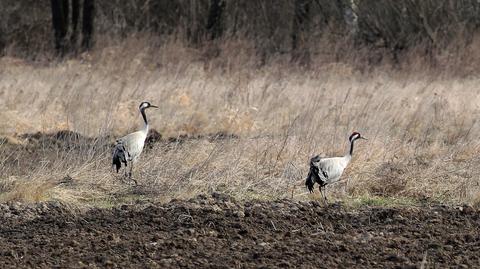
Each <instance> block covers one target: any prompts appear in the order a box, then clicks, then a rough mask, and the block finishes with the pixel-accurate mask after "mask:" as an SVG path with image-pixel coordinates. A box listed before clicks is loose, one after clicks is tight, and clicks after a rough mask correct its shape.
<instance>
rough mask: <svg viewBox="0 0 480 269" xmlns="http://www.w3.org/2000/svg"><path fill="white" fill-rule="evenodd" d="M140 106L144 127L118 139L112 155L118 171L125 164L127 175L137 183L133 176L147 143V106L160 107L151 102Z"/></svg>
mask: <svg viewBox="0 0 480 269" xmlns="http://www.w3.org/2000/svg"><path fill="white" fill-rule="evenodd" d="M138 108H139V110H140V114H141V115H142V117H143V122H144V125H143V128H142V129H141V130H139V131H136V132H133V133H131V134H128V135H126V136H124V137H122V138H119V139H117V141H116V143H115V148H114V150H113V156H112V166H115V168H116V170H117V173H118V171H119V170H120V168H121V167H122V163H123V164H124V165H125V176H128V178H129V179H131V180H133V181H134V182H135V184H138V183H137V181H136V180H135V179H134V178H132V172H133V164H134V163H136V162H137V160H138V157H140V154H141V153H142V151H143V146H144V145H145V139H146V138H147V134H148V128H149V125H148V121H147V115H146V114H145V110H146V109H147V108H158V107H157V106H154V105H152V104H150V103H149V102H142V103H141V104H140V106H139V107H138ZM128 165H130V171H129V172H128V175H127V166H128Z"/></svg>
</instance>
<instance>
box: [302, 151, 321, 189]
mask: <svg viewBox="0 0 480 269" xmlns="http://www.w3.org/2000/svg"><path fill="white" fill-rule="evenodd" d="M318 161H320V156H318V155H317V156H315V157H313V158H312V159H310V171H309V172H308V176H307V179H306V180H305V186H306V187H307V189H308V191H310V192H313V185H315V182H317V183H319V182H321V180H320V177H319V175H318V172H319V169H318V167H317V166H316V165H315V162H318Z"/></svg>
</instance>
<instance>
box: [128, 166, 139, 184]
mask: <svg viewBox="0 0 480 269" xmlns="http://www.w3.org/2000/svg"><path fill="white" fill-rule="evenodd" d="M132 173H133V162H132V163H130V171H129V172H128V178H129V179H130V180H133V182H135V185H138V182H137V181H136V180H135V179H134V178H133V177H132Z"/></svg>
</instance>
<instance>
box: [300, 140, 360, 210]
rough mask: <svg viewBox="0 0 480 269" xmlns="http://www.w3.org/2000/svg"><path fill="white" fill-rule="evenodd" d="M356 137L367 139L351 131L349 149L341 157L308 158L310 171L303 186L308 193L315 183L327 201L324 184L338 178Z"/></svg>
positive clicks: (348, 158) (351, 151)
mask: <svg viewBox="0 0 480 269" xmlns="http://www.w3.org/2000/svg"><path fill="white" fill-rule="evenodd" d="M357 139H365V140H367V139H366V138H365V137H362V136H361V135H360V133H358V132H353V133H352V135H350V137H349V138H348V140H349V141H350V150H349V151H348V152H347V154H346V155H345V156H343V157H333V158H322V157H320V156H319V155H317V156H315V157H313V158H311V159H310V171H309V172H308V176H307V179H306V181H305V186H307V188H308V190H309V191H310V193H312V192H313V186H314V185H315V183H317V184H318V185H319V188H318V189H319V191H320V193H321V194H322V195H323V198H324V201H325V203H327V195H326V192H325V186H327V185H328V184H331V183H334V182H337V181H339V180H340V177H341V176H342V174H343V171H344V170H345V168H346V167H347V165H348V163H349V162H350V160H351V159H352V154H353V145H354V143H355V141H356V140H357ZM322 188H323V193H322Z"/></svg>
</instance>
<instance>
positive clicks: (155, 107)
mask: <svg viewBox="0 0 480 269" xmlns="http://www.w3.org/2000/svg"><path fill="white" fill-rule="evenodd" d="M150 107H153V108H158V106H154V105H150Z"/></svg>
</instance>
